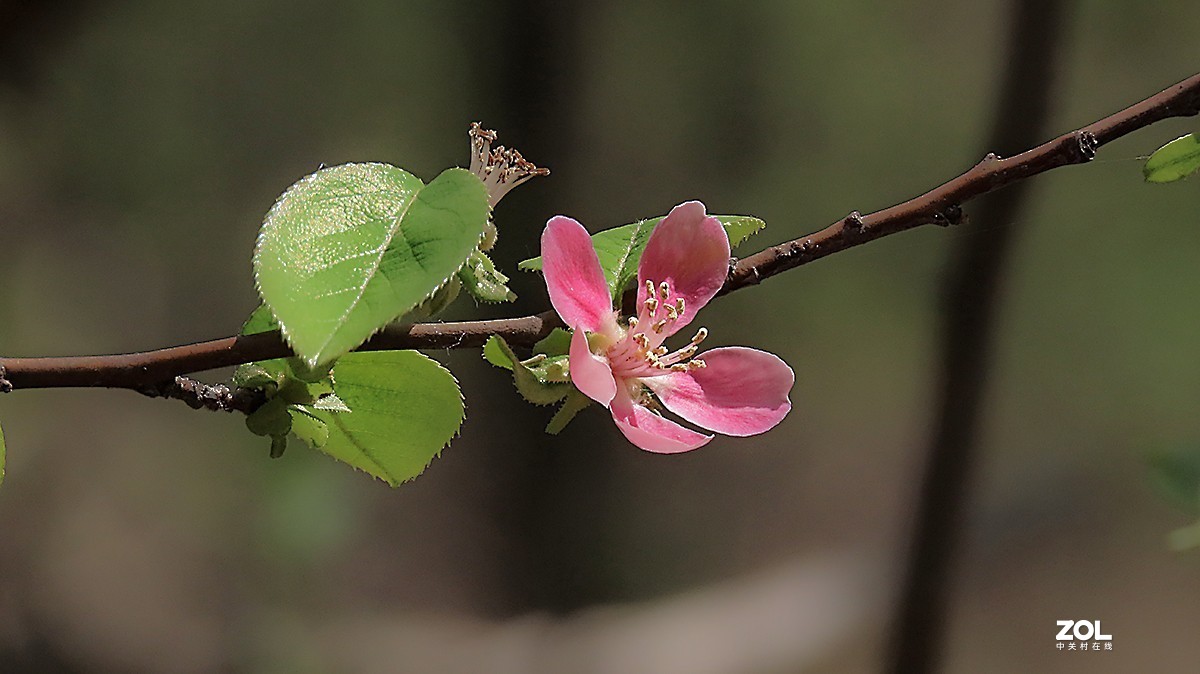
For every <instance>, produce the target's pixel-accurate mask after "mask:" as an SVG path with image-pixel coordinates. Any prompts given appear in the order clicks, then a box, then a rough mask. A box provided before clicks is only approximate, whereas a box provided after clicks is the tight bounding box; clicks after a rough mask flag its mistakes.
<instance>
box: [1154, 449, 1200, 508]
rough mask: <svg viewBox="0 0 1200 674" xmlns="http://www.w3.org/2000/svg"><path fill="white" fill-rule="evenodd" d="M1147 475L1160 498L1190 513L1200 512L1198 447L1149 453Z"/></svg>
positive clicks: (1199, 460)
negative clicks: (1148, 472) (1148, 473)
mask: <svg viewBox="0 0 1200 674" xmlns="http://www.w3.org/2000/svg"><path fill="white" fill-rule="evenodd" d="M1148 462H1149V464H1150V479H1151V480H1152V482H1153V483H1154V486H1155V488H1156V489H1157V490H1158V492H1159V493H1160V494H1162V496H1163V498H1165V499H1166V500H1167V501H1169V502H1170V503H1171V504H1172V505H1174V506H1175V507H1177V508H1179V509H1180V510H1183V511H1184V512H1186V513H1188V514H1190V515H1200V448H1180V449H1176V450H1174V451H1164V452H1159V453H1157V454H1155V455H1152V456H1151V457H1150V458H1149V460H1148Z"/></svg>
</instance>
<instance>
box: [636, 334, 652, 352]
mask: <svg viewBox="0 0 1200 674" xmlns="http://www.w3.org/2000/svg"><path fill="white" fill-rule="evenodd" d="M633 343H634V344H637V345H638V346H640V347H642V349H648V348H650V338H649V337H647V336H646V333H644V332H639V333H637V334H635V335H634V336H633Z"/></svg>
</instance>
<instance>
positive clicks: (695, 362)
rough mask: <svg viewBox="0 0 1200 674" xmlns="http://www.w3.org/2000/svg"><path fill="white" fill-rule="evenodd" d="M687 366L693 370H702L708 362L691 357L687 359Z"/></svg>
mask: <svg viewBox="0 0 1200 674" xmlns="http://www.w3.org/2000/svg"><path fill="white" fill-rule="evenodd" d="M688 367H690V368H692V369H694V370H703V369H704V368H706V367H708V363H706V362H704V361H702V360H700V359H699V358H693V359H691V360H689V361H688Z"/></svg>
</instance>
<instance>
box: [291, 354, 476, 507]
mask: <svg viewBox="0 0 1200 674" xmlns="http://www.w3.org/2000/svg"><path fill="white" fill-rule="evenodd" d="M333 377H334V381H335V382H336V386H337V394H338V397H339V398H341V399H342V400H343V401H344V402H345V404H346V406H348V407H349V408H350V409H351V410H353V411H352V412H350V413H343V412H331V411H328V410H320V409H315V408H313V409H312V410H310V411H311V414H312V416H314V417H316V418H317V419H319V420H321V421H323V422H324V423H325V425H326V426H327V428H328V431H329V438H328V441H327V442H326V443H325V446H324V447H321V448H320V449H321V451H323V452H325V453H326V454H328V455H330V456H332V457H333V458H335V459H337V460H339V461H343V462H345V463H348V464H350V465H351V466H354V467H355V468H358V469H360V470H363V471H366V472H367V473H369V474H371V475H373V476H375V477H377V478H379V479H381V480H383V481H384V482H387V483H388V484H390V485H392V486H393V487H394V486H396V485H399V484H400V483H402V482H404V481H406V480H411V479H413V478H414V477H416V476H418V475H420V474H421V472H422V471H424V470H425V467H426V466H428V465H429V463H430V462H431V461H432V460H433V458H434V457H436V456H437V455H438V454H439V453H441V450H442V448H443V447H445V446H446V444H447V443H448V442H450V440H451V438H453V437H454V435H455V433H457V432H458V428H459V426H460V425H461V424H462V420H463V402H462V394H461V393H460V392H459V389H458V382H457V381H455V379H454V376H453V375H451V374H450V372H449V371H447V370H446V369H445V368H443V367H442V366H441V365H439V364H438V363H437V361H434V360H432V359H430V358H428V357H426V356H424V355H422V354H420V353H418V352H416V351H369V352H354V353H350V354H347V355H345V356H343V357H341V358H340V359H338V362H337V365H335V366H334V368H333ZM305 433H311V430H310V429H309V428H308V427H305Z"/></svg>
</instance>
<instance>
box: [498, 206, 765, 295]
mask: <svg viewBox="0 0 1200 674" xmlns="http://www.w3.org/2000/svg"><path fill="white" fill-rule="evenodd" d="M663 217H665V216H659V217H657V218H650V219H649V220H641V221H639V222H635V223H632V224H629V225H622V226H621V227H614V228H613V229H606V230H604V231H602V232H597V233H596V234H593V235H592V246H593V247H595V249H596V256H597V257H599V258H600V266H601V267H602V268H603V269H604V279H605V280H606V281H608V290H609V293H610V294H611V295H612V296H613V297H614V298H615V297H616V296H617V295H620V294H621V292H622V291H624V290H625V289H626V288H628V287H629V285H630V284H631V283H632V282H633V281H634V280H635V279H636V278H637V267H638V262H640V261H641V259H642V251H644V250H645V249H646V242H647V241H649V240H650V234H651V232H653V231H654V228H655V227H657V226H658V223H659V222H661V221H662V219H663ZM715 217H716V218H717V219H718V220H720V221H721V224H722V225H723V226H724V227H725V233H726V234H728V235H729V245H730V247H731V248H732V247H734V246H737V245H738V244H739V243H741V242H743V241H745V240H746V239H748V238H749V237H750V236H751V235H752V234H754V233H755V232H757V231H758V230H760V229H762V228H763V227H766V223H765V222H763V221H762V220H759V219H758V218H752V217H750V216H748V215H718V216H715ZM517 268H518V269H523V270H525V271H536V270H540V269H541V268H542V258H540V257H535V258H532V259H529V260H525V261H523V262H521V263H520V264H519V265H517Z"/></svg>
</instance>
